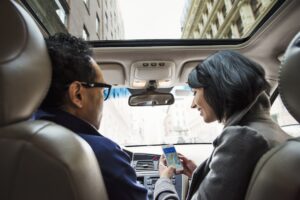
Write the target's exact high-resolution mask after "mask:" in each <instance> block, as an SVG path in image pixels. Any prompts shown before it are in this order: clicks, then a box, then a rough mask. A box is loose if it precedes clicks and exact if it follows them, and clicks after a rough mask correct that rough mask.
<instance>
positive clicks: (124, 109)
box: [100, 86, 223, 146]
mask: <svg viewBox="0 0 300 200" xmlns="http://www.w3.org/2000/svg"><path fill="white" fill-rule="evenodd" d="M172 94H173V95H174V97H175V103H174V104H173V105H170V106H154V107H152V106H146V107H143V106H142V107H136V106H135V107H130V106H129V105H128V96H129V95H130V93H129V92H128V90H127V89H126V88H115V89H114V91H113V92H112V94H111V98H109V99H108V100H107V101H105V102H104V111H103V118H102V122H101V127H100V133H101V134H103V135H105V136H106V137H108V138H111V139H112V140H114V141H116V142H118V143H119V144H121V145H124V146H126V145H149V144H163V143H211V142H212V141H213V140H214V139H215V138H216V137H217V135H218V134H220V132H221V130H222V128H223V125H222V124H219V123H218V122H214V123H209V124H207V123H205V122H204V121H203V118H202V116H200V112H199V111H198V110H197V109H191V103H192V100H193V94H192V92H191V90H190V88H189V87H187V86H176V87H174V88H173V90H172Z"/></svg>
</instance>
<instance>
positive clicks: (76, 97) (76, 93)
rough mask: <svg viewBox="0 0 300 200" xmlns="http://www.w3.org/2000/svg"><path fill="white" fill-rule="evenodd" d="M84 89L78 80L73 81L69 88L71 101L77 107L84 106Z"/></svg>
mask: <svg viewBox="0 0 300 200" xmlns="http://www.w3.org/2000/svg"><path fill="white" fill-rule="evenodd" d="M82 89H83V88H82V86H81V84H80V83H79V82H78V81H74V82H73V83H71V85H70V86H69V89H68V95H69V99H70V103H71V104H72V105H73V106H75V107H77V108H82V106H83V101H82V95H83V94H82V92H83V90H82Z"/></svg>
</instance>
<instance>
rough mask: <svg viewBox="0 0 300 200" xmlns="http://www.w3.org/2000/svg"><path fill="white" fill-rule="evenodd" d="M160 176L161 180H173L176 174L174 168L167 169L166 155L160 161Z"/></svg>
mask: <svg viewBox="0 0 300 200" xmlns="http://www.w3.org/2000/svg"><path fill="white" fill-rule="evenodd" d="M158 168H159V176H160V178H171V177H172V176H173V175H174V173H175V168H174V167H172V166H169V167H167V161H166V158H165V155H161V156H160V159H159V167H158Z"/></svg>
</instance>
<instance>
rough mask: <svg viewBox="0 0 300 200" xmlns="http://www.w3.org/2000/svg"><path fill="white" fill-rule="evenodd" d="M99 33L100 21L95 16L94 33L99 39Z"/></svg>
mask: <svg viewBox="0 0 300 200" xmlns="http://www.w3.org/2000/svg"><path fill="white" fill-rule="evenodd" d="M99 32H100V19H99V16H98V14H96V33H97V35H98V37H99Z"/></svg>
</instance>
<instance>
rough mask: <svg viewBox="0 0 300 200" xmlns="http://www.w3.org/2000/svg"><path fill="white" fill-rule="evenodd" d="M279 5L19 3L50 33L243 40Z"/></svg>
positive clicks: (107, 0)
mask: <svg viewBox="0 0 300 200" xmlns="http://www.w3.org/2000/svg"><path fill="white" fill-rule="evenodd" d="M283 1H284V0H250V1H239V0H206V1H202V0H195V1H192V0H89V1H87V0H47V1H45V0H21V2H22V3H23V4H24V5H25V6H26V7H27V8H28V10H30V11H31V12H32V13H33V16H35V17H36V18H37V21H38V22H39V23H40V24H41V25H42V26H43V27H44V28H45V29H46V30H47V32H48V33H50V34H54V33H56V32H69V33H71V34H72V35H75V36H77V37H82V38H83V39H85V40H137V39H197V40H199V39H205V40H210V39H240V38H246V37H248V36H249V35H251V34H252V33H254V32H255V30H256V29H257V28H259V27H260V26H261V25H262V23H264V22H265V21H266V19H267V18H268V17H270V16H271V15H272V13H274V12H275V11H276V10H277V9H278V7H279V6H280V5H281V4H282V2H283ZM261 22H262V23H261Z"/></svg>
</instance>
